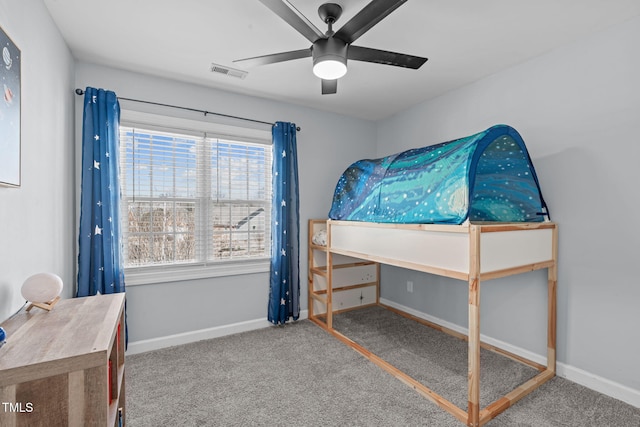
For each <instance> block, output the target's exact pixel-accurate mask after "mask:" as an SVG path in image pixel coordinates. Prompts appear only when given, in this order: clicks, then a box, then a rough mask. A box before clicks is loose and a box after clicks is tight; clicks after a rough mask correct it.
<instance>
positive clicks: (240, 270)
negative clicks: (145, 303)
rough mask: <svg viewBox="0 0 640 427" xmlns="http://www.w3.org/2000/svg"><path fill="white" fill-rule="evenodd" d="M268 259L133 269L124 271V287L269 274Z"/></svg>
mask: <svg viewBox="0 0 640 427" xmlns="http://www.w3.org/2000/svg"><path fill="white" fill-rule="evenodd" d="M269 268H270V261H269V259H243V260H237V261H227V262H221V263H219V264H210V265H185V266H175V265H169V266H157V267H134V268H127V269H125V273H124V281H125V285H126V286H137V285H151V284H154V283H168V282H181V281H185V280H197V279H208V278H211V277H223V276H236V275H241V274H255V273H265V272H269Z"/></svg>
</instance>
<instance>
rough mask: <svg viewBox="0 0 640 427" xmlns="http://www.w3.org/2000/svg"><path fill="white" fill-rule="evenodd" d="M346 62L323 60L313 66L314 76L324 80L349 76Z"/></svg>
mask: <svg viewBox="0 0 640 427" xmlns="http://www.w3.org/2000/svg"><path fill="white" fill-rule="evenodd" d="M346 62H347V61H346V60H345V61H339V60H335V59H323V60H321V61H319V62H317V63H315V64H314V65H313V74H315V75H316V76H317V77H320V78H321V79H323V80H335V79H339V78H340V77H342V76H344V75H345V74H347V64H346Z"/></svg>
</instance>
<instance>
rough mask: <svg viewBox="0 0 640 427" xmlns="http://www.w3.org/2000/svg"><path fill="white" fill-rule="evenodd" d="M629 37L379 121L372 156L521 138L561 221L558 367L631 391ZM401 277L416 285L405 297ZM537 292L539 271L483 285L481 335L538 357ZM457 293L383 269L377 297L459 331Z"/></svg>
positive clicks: (635, 100) (633, 181)
mask: <svg viewBox="0 0 640 427" xmlns="http://www.w3.org/2000/svg"><path fill="white" fill-rule="evenodd" d="M638 40H640V18H635V19H633V20H631V21H628V22H627V23H624V24H622V25H619V26H617V27H614V28H611V29H609V30H607V31H605V32H602V33H599V34H597V35H594V36H592V37H589V38H587V39H583V40H581V41H578V42H576V43H574V44H571V45H569V46H566V47H563V48H561V49H557V50H554V51H552V52H549V53H547V54H545V55H543V56H540V57H538V58H536V59H534V60H531V61H529V62H526V63H523V64H521V65H519V66H516V67H514V68H512V69H509V70H506V71H503V72H500V73H498V74H495V75H493V76H490V77H488V78H485V79H483V80H481V81H478V82H476V83H474V84H471V85H469V86H467V87H464V88H461V89H459V90H456V91H453V92H450V93H448V94H446V95H444V96H442V97H440V98H437V99H434V100H432V101H429V102H425V103H423V104H421V105H418V106H415V107H414V108H411V109H409V110H407V111H405V112H403V113H401V114H398V115H397V116H395V117H393V118H390V119H388V120H385V121H382V122H379V123H378V155H379V156H382V155H386V154H390V153H393V152H397V151H400V150H402V149H406V148H410V147H419V146H424V145H431V144H434V143H438V142H442V141H446V140H450V139H454V138H456V137H461V136H466V135H470V134H472V133H475V132H478V131H481V130H483V129H485V128H487V127H489V126H491V125H493V124H497V123H506V124H509V125H511V126H513V127H515V128H516V129H517V130H518V131H519V132H520V133H521V135H522V136H523V138H524V140H525V142H526V144H527V147H528V148H529V151H530V154H531V157H532V159H533V162H534V165H535V168H536V171H537V173H538V177H539V178H540V183H541V187H542V192H543V195H544V197H545V199H546V201H547V203H548V205H549V207H550V211H551V216H552V219H553V220H554V221H556V222H557V223H559V280H558V340H557V344H558V351H557V356H558V361H559V362H560V363H562V364H566V365H567V367H568V369H579V370H584V371H586V372H588V373H590V374H595V375H598V376H601V377H603V378H605V379H608V380H611V381H614V382H617V383H619V384H622V385H625V386H627V387H630V388H632V389H635V390H640V370H638V365H637V359H638V354H640V340H639V339H638V337H640V335H639V334H638V324H640V310H638V307H637V305H638V301H640V286H638V278H637V270H636V266H637V264H636V263H637V262H638V261H639V260H638V255H639V254H640V251H638V243H637V242H638V241H639V240H640V229H639V228H638V227H637V226H636V225H635V219H636V218H635V215H636V214H637V213H638V211H639V208H640V198H639V197H638V183H639V182H640V168H638V165H637V162H638V159H639V158H640V144H639V143H638V139H639V136H640V80H639V79H638V76H640V56H639V55H638ZM396 135H401V137H396ZM392 142H393V143H392ZM407 280H413V281H414V282H415V284H414V289H415V292H414V294H408V293H407V291H406V281H407ZM545 288H546V272H534V273H529V274H525V275H522V276H518V277H510V278H506V279H501V280H495V281H489V282H485V283H484V284H483V286H482V293H481V298H482V304H483V305H482V310H483V311H482V315H481V317H482V320H481V322H482V332H483V333H484V334H486V335H488V336H490V337H492V338H495V339H500V340H503V341H505V342H507V343H510V344H512V345H516V346H520V347H522V348H525V349H527V350H530V351H533V352H536V353H538V354H545V342H546V341H545V334H546V326H545V319H546V305H545V295H546V289H545ZM465 294H466V283H463V282H460V281H454V280H445V279H440V278H434V277H431V276H429V275H426V274H418V273H412V272H407V271H403V270H400V269H395V268H385V269H384V272H383V289H382V296H383V297H384V298H388V299H390V300H393V301H395V302H398V303H400V304H404V305H406V306H409V307H412V308H414V309H417V310H421V311H423V312H427V313H429V314H431V315H434V316H437V317H440V318H442V319H444V320H446V321H449V322H452V323H455V324H458V325H462V326H466V325H467V317H466V316H467V307H466V300H465Z"/></svg>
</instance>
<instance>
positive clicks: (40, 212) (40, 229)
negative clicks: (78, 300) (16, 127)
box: [0, 0, 76, 321]
mask: <svg viewBox="0 0 640 427" xmlns="http://www.w3.org/2000/svg"><path fill="white" fill-rule="evenodd" d="M0 27H2V29H3V30H4V31H5V32H6V33H7V35H9V37H11V39H12V40H13V41H14V43H15V44H16V45H17V46H18V47H19V48H20V50H21V56H22V62H21V65H22V76H21V77H22V82H21V83H22V84H21V86H22V88H21V94H22V97H21V98H22V105H21V108H22V117H21V129H22V147H21V148H22V152H21V157H22V159H21V160H22V162H21V165H22V186H21V187H20V188H5V187H0V321H2V320H4V319H5V318H7V317H8V316H9V315H11V314H12V313H13V312H15V311H16V310H17V309H18V308H20V306H21V305H22V304H23V303H24V299H23V298H22V295H21V293H20V289H21V287H22V283H23V282H24V281H25V279H26V278H27V277H29V276H31V275H32V274H35V273H40V272H51V273H55V274H57V275H59V276H60V277H61V278H62V280H63V282H64V286H65V287H64V290H63V294H64V296H65V297H70V296H71V295H72V292H73V283H74V281H75V277H74V260H75V240H76V237H75V233H74V194H75V192H74V182H73V180H74V175H73V168H74V161H73V156H74V151H73V147H74V145H73V135H74V123H73V120H74V115H73V92H72V88H73V83H74V77H73V76H74V63H73V58H72V56H71V54H70V52H69V49H68V48H67V46H66V44H65V43H64V41H63V39H62V36H61V35H60V33H59V31H58V29H57V28H56V27H55V26H54V24H53V21H52V20H51V18H50V16H49V12H48V11H47V9H46V8H45V6H44V5H43V4H42V2H41V1H39V0H22V1H15V0H0Z"/></svg>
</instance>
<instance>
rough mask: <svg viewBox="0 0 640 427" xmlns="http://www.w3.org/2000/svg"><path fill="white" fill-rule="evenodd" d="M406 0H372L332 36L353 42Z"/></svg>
mask: <svg viewBox="0 0 640 427" xmlns="http://www.w3.org/2000/svg"><path fill="white" fill-rule="evenodd" d="M406 1H407V0H373V1H372V2H371V3H369V4H368V5H366V6H365V7H364V8H363V9H362V10H361V11H360V12H358V14H357V15H356V16H354V17H353V18H351V19H350V20H349V21H348V22H347V23H346V24H344V25H343V26H342V28H340V29H339V30H338V32H337V33H335V35H334V37H338V38H339V39H341V40H344V41H345V42H346V43H347V44H349V43H353V42H354V41H355V40H356V39H358V37H360V36H361V35H363V34H364V33H366V32H367V31H369V29H370V28H371V27H373V26H374V25H376V24H377V23H378V22H380V21H382V20H383V19H384V18H385V17H386V16H387V15H389V14H390V13H391V12H393V11H394V10H396V9H397V8H399V7H400V6H402V5H403V4H404V3H406Z"/></svg>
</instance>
